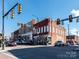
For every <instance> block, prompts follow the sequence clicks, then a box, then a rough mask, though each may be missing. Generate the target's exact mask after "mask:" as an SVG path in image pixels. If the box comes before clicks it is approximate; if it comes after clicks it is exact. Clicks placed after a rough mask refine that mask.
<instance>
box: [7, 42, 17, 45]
mask: <svg viewBox="0 0 79 59" xmlns="http://www.w3.org/2000/svg"><path fill="white" fill-rule="evenodd" d="M16 45H17V43H16V42H9V43H8V44H7V46H16Z"/></svg>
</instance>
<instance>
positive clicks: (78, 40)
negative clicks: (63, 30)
mask: <svg viewBox="0 0 79 59" xmlns="http://www.w3.org/2000/svg"><path fill="white" fill-rule="evenodd" d="M66 43H69V44H71V45H76V44H79V36H76V35H69V36H66Z"/></svg>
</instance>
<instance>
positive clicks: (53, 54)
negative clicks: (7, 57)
mask: <svg viewBox="0 0 79 59" xmlns="http://www.w3.org/2000/svg"><path fill="white" fill-rule="evenodd" d="M8 52H10V53H11V54H13V55H14V56H16V57H17V58H19V59H77V58H78V57H79V55H77V53H76V52H72V51H70V50H69V49H67V48H64V47H62V48H60V47H52V46H50V47H34V48H33V47H32V48H23V49H14V50H9V51H8Z"/></svg>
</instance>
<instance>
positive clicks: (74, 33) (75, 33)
mask: <svg viewBox="0 0 79 59" xmlns="http://www.w3.org/2000/svg"><path fill="white" fill-rule="evenodd" d="M77 31H78V29H76V28H74V29H72V30H70V33H71V34H72V35H77ZM78 36H79V34H78Z"/></svg>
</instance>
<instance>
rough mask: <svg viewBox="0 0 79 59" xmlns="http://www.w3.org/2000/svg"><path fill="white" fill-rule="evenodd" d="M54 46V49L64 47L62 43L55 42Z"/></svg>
mask: <svg viewBox="0 0 79 59" xmlns="http://www.w3.org/2000/svg"><path fill="white" fill-rule="evenodd" d="M54 46H55V47H56V46H57V47H64V46H65V44H64V43H63V42H62V41H57V42H56V43H55V45H54Z"/></svg>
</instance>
